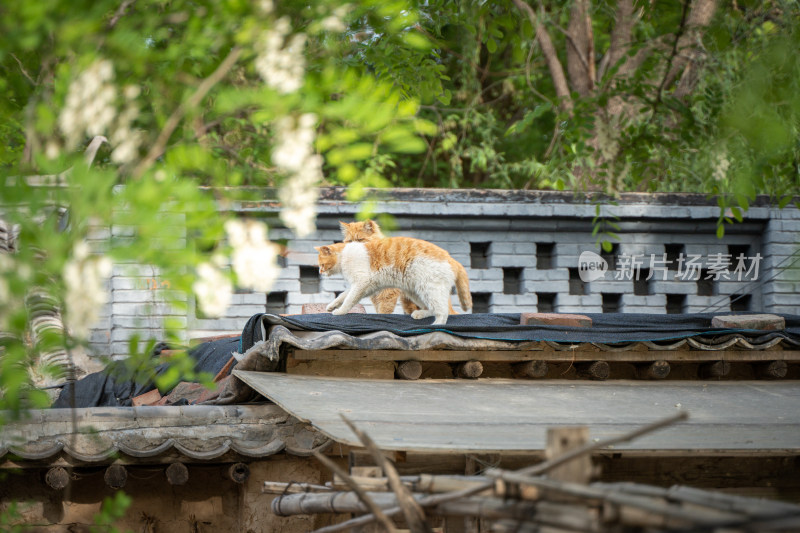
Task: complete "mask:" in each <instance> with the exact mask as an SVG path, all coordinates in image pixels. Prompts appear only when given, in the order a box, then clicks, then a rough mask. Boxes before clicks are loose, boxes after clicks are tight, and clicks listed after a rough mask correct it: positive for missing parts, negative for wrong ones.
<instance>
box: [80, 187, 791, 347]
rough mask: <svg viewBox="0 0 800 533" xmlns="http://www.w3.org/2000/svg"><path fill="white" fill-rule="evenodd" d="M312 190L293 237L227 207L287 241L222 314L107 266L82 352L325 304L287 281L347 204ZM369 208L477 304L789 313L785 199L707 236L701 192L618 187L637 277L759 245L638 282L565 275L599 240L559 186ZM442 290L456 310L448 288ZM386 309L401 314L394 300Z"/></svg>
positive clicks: (322, 288) (582, 208)
mask: <svg viewBox="0 0 800 533" xmlns="http://www.w3.org/2000/svg"><path fill="white" fill-rule="evenodd" d="M322 198H323V199H322V201H321V202H320V205H319V211H320V215H319V218H318V222H317V226H318V230H317V232H316V233H315V234H314V235H311V236H309V237H307V238H304V239H294V238H293V236H292V234H291V233H290V232H289V231H288V230H286V229H285V228H281V227H274V226H275V224H276V217H275V210H274V207H272V206H273V205H274V204H273V203H270V202H264V203H261V204H254V205H245V206H242V207H241V208H240V211H241V212H242V213H247V215H248V216H256V217H258V216H262V217H264V218H265V219H268V220H269V224H270V228H271V234H270V237H271V238H273V239H287V240H288V241H289V244H288V254H287V257H286V267H285V268H283V269H282V271H281V275H280V278H279V279H278V281H277V282H276V283H275V286H274V287H273V289H272V292H271V293H270V294H269V295H266V294H263V293H252V292H250V293H237V294H235V295H234V297H233V303H232V305H231V306H230V307H229V309H228V311H227V313H226V316H224V317H222V318H219V319H205V318H202V317H199V316H198V315H197V312H196V310H195V305H194V301H193V299H192V298H191V297H189V298H186V299H185V300H186V304H187V311H183V310H176V309H171V308H170V307H169V306H168V305H167V304H165V303H164V302H165V299H164V291H166V290H169V287H168V280H163V279H161V277H160V275H159V273H158V272H157V271H154V270H153V269H151V268H149V267H144V266H136V265H126V266H117V267H116V268H115V269H114V273H113V277H112V280H111V282H110V283H111V284H110V288H111V302H110V303H109V304H108V305H107V306H106V309H104V310H103V313H102V316H101V319H100V321H99V322H98V324H97V326H96V328H95V329H94V331H93V333H92V337H91V349H92V351H93V353H95V354H98V355H109V354H111V355H114V356H122V355H124V354H126V353H127V349H128V348H127V342H126V341H127V338H128V337H129V336H130V335H131V334H134V333H137V334H139V335H140V336H141V337H142V338H145V339H146V338H149V337H153V338H157V339H159V340H160V339H161V336H162V335H163V332H162V331H161V330H160V329H159V328H160V320H161V318H162V317H169V318H170V319H171V320H172V321H173V322H174V323H177V324H178V325H180V326H183V327H185V328H186V337H187V338H196V337H203V336H210V335H217V334H222V333H235V332H239V331H241V328H242V327H243V326H244V324H245V322H246V321H247V319H248V318H249V317H250V316H252V315H253V314H255V313H260V312H265V311H267V310H269V311H271V312H283V313H299V312H300V311H301V308H302V305H303V304H305V303H328V302H330V301H331V300H332V299H333V298H334V297H335V294H336V293H338V292H341V291H343V290H344V289H345V284H344V281H343V280H342V279H341V277H334V278H325V279H321V280H319V284H318V288H317V289H316V290H315V291H314V292H308V291H307V289H308V287H309V286H310V285H309V283H310V284H311V285H313V284H314V282H313V280H312V279H307V280H302V281H301V267H311V268H310V269H309V270H308V271H307V272H309V273H310V274H311V275H313V273H314V270H313V268H314V267H316V258H317V254H316V251H315V250H314V246H319V245H322V244H328V243H331V242H334V241H337V240H341V233H340V231H339V225H338V221H339V220H343V221H351V220H353V219H354V218H355V215H356V213H357V211H358V206H357V205H355V204H351V203H349V202H346V201H344V200H343V198H342V196H341V191H340V190H337V189H329V190H324V191H323V194H322ZM376 212H382V213H386V214H389V215H392V216H394V218H395V221H396V223H397V226H398V228H397V230H396V231H395V232H394V233H393V234H394V235H407V236H411V237H417V238H421V239H425V240H428V241H431V242H433V243H435V244H437V245H439V246H441V247H442V248H444V249H445V250H447V251H448V252H449V253H450V254H451V255H452V256H453V257H454V258H455V259H456V260H457V261H459V262H461V264H463V265H464V266H465V268H466V270H467V273H468V275H469V278H470V288H471V291H472V292H473V294H474V295H477V296H476V301H481V302H484V303H486V305H487V306H488V307H487V309H488V310H489V311H491V312H496V313H515V312H523V311H537V310H550V309H549V308H550V307H552V310H553V311H556V312H563V313H601V312H604V309H605V310H606V311H609V310H613V311H616V312H624V313H652V314H664V313H667V312H706V311H707V312H720V313H726V312H729V311H730V310H731V309H732V307H731V299H732V298H734V297H736V296H739V295H745V297H744V298H742V299H740V300H738V301H737V302H734V303H733V309H734V310H740V309H741V310H749V311H764V312H780V313H790V314H800V296H798V292H800V261H798V262H797V263H796V264H795V265H794V268H793V269H786V267H787V266H789V265H790V264H791V262H792V260H793V256H792V254H795V253H796V252H797V251H798V248H799V247H800V244H798V242H799V241H800V212H798V210H797V209H796V208H793V207H787V208H786V209H783V210H777V209H771V208H769V207H767V206H766V205H762V204H761V203H756V204H755V205H754V206H753V207H751V209H750V210H749V211H748V212H747V213H746V215H745V221H744V223H742V224H737V225H735V226H732V227H727V228H726V234H725V237H724V238H723V239H722V240H718V239H717V238H716V219H717V216H718V208H717V207H716V206H715V205H714V204H713V203H709V202H708V201H707V200H706V198H705V197H702V196H697V195H635V194H630V195H623V197H622V198H621V199H620V200H619V202H618V205H608V206H604V207H603V210H602V212H603V213H604V214H606V215H607V216H613V217H615V218H614V221H615V222H616V223H617V224H618V225H619V227H620V229H619V230H618V231H616V233H617V234H618V236H619V239H618V242H617V248H616V253H615V254H614V255H615V256H616V258H617V260H619V259H620V258H621V257H622V256H625V255H626V256H632V255H636V256H637V259H638V260H639V261H641V268H642V278H643V277H644V275H645V274H646V272H647V270H646V269H649V268H650V267H652V266H653V265H652V262H651V258H652V257H653V256H654V257H655V258H656V259H660V258H661V257H662V255H663V254H664V253H666V252H667V251H670V250H672V251H675V250H676V249H679V250H680V251H681V252H682V253H683V254H684V255H685V256H689V255H696V256H700V261H699V265H700V267H701V268H703V269H707V268H708V267H709V265H710V263H711V262H710V260H709V257H710V256H712V255H713V254H729V253H731V252H736V251H742V250H746V251H747V255H748V256H752V255H755V254H756V253H760V254H761V256H762V260H761V262H760V264H759V273H758V277H757V279H756V280H755V281H754V282H750V281H737V280H735V279H733V280H720V281H713V280H712V281H708V282H703V281H701V282H697V281H694V280H682V279H680V278H679V277H677V274H678V272H677V271H676V270H674V269H673V270H668V271H667V279H662V273H661V272H660V271H656V272H654V273H653V278H652V279H651V280H649V281H645V280H643V279H642V280H640V282H639V283H638V284H637V283H635V282H634V281H633V280H631V279H615V276H614V273H613V272H607V273H606V275H605V278H604V279H601V280H596V281H592V282H588V283H581V282H580V281H578V280H572V281H571V280H570V271H573V277H574V272H576V271H577V268H578V257H579V256H580V254H581V253H582V252H584V251H587V250H588V251H593V252H596V253H600V249H599V247H598V245H597V243H596V239H595V237H594V236H592V219H593V218H594V216H595V207H594V205H592V204H591V202H589V201H586V200H581V199H577V198H575V197H573V196H571V195H569V194H565V193H547V192H538V191H534V192H527V191H444V190H397V191H393V192H391V193H388V198H386V199H385V200H383V201H380V202H378V205H377V208H376ZM96 233H97V241H96V246H97V247H102V245H103V244H102V241H103V239H104V238H107V236H108V234H109V231H108V230H107V229H106V230H103V229H102V228H97V232H96ZM113 233H114V234H115V235H124V229H122V228H114V230H113ZM471 243H490V245H489V249H488V253H487V264H486V267H485V268H474V267H473V266H472V264H471V254H470V250H471ZM548 243H552V244H553V245H554V246H553V249H552V255H551V257H550V265H549V266H550V268H545V266H547V265H543V264H541V263H543V262H545V261H544V258H543V254H544V252H542V250H545V247H544V245H546V244H548ZM540 247H541V249H542V250H540V249H539V248H540ZM540 252H541V253H540ZM540 256H542V257H541V259H540ZM796 257H800V253H798V254H797V255H795V256H794V258H796ZM504 276H505V278H504ZM165 282H166V284H165ZM304 287H305V288H304ZM452 302H453V307H454V308H455V309H456V310H457V311H460V306H459V304H458V299H457V297H456V296H455V295H453V296H452ZM362 304H364V306H365V307H366V309H367V312H370V313H371V312H374V309H373V307H372V304H371V302H369V300H368V299H365V300H364V301H362ZM395 312H397V313H399V312H402V311H401V308H400V306H399V305H398V306H397V308H396V309H395Z"/></svg>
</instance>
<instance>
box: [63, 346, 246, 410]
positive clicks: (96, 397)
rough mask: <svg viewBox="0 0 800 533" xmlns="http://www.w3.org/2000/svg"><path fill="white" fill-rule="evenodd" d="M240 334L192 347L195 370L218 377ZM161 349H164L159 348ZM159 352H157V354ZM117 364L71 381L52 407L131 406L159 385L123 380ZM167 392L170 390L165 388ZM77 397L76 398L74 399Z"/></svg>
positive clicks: (160, 370)
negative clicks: (117, 369) (135, 400)
mask: <svg viewBox="0 0 800 533" xmlns="http://www.w3.org/2000/svg"><path fill="white" fill-rule="evenodd" d="M239 342H240V341H239V337H232V338H225V339H218V340H215V341H210V342H204V343H202V344H199V345H197V346H196V347H194V348H192V349H191V350H189V356H190V357H191V358H192V359H194V360H195V365H194V371H195V372H208V373H209V374H211V375H212V376H216V375H217V374H218V373H219V371H220V370H222V368H223V367H224V366H225V363H227V362H228V360H229V359H230V358H231V354H232V353H233V352H235V351H236V350H237V349H238V348H239ZM159 351H160V350H159ZM157 355H158V354H157V353H155V354H154V356H157ZM167 368H169V365H168V364H166V363H165V364H161V365H158V366H157V367H156V369H155V375H156V376H159V375H161V374H162V373H164V372H166V370H167ZM119 375H120V373H119V372H115V370H114V365H110V366H109V367H108V368H106V369H105V370H103V371H102V372H95V373H94V374H89V375H88V376H85V377H83V378H81V379H79V380H78V381H75V382H74V383H67V384H66V385H65V386H64V387H63V388H62V389H61V394H59V396H58V398H56V400H55V401H54V402H53V404H52V405H51V406H50V407H52V408H56V409H57V408H70V407H99V406H106V407H130V406H131V405H132V402H133V399H134V398H135V397H137V396H139V395H140V394H144V393H146V392H149V391H151V390H153V389H155V388H156V386H155V383H154V382H153V380H146V381H145V382H144V383H137V382H135V381H133V380H130V379H125V378H122V379H119V378H118V377H116V376H119ZM161 392H162V393H163V392H167V391H161ZM73 396H74V399H73Z"/></svg>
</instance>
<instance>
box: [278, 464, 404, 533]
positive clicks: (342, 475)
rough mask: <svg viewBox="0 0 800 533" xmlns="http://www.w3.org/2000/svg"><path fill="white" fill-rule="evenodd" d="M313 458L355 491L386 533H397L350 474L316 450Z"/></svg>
mask: <svg viewBox="0 0 800 533" xmlns="http://www.w3.org/2000/svg"><path fill="white" fill-rule="evenodd" d="M314 457H316V458H317V460H318V461H319V462H320V463H322V464H323V465H325V466H327V467H328V469H329V470H331V471H332V472H333V473H334V474H336V475H337V476H339V477H340V478H341V479H342V480H343V481H344V482H345V483H347V485H348V486H349V487H350V488H351V489H352V490H353V491H355V493H356V495H357V496H358V498H359V499H360V500H361V502H363V504H364V507H365V508H366V509H367V510H368V511H369V512H370V513H372V514H373V515H375V517H376V518H377V519H378V521H379V522H380V523H381V525H383V527H384V528H386V531H388V532H389V533H394V532H395V531H397V529H396V528H395V527H394V523H393V522H392V520H391V519H390V518H389V517H388V516H386V515H385V514H383V511H381V508H380V507H379V506H378V505H377V504H375V502H373V501H372V498H370V497H369V496H368V495H367V492H366V491H365V490H364V489H362V488H361V487H360V486H359V484H358V483H356V482H355V481H354V480H353V478H351V477H350V474H348V473H347V472H345V471H344V470H343V469H341V468H339V465H337V464H336V463H334V462H333V461H332V460H330V459H328V458H327V457H325V456H324V455H322V454H321V453H320V452H319V451H317V450H314ZM274 505H275V502H274V501H273V509H274ZM278 505H279V507H280V504H278Z"/></svg>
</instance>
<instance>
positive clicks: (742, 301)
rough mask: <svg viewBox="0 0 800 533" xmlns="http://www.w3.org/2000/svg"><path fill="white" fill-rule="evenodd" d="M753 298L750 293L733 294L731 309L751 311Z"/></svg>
mask: <svg viewBox="0 0 800 533" xmlns="http://www.w3.org/2000/svg"><path fill="white" fill-rule="evenodd" d="M751 300H752V299H751V298H750V295H749V294H731V300H730V301H731V311H734V312H741V311H750V310H751V309H750V306H751Z"/></svg>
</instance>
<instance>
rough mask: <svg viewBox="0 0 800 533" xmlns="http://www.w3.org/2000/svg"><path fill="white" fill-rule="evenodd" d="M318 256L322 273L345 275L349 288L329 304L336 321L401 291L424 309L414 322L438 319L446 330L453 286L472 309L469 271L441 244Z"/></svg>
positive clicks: (382, 244) (337, 247)
mask: <svg viewBox="0 0 800 533" xmlns="http://www.w3.org/2000/svg"><path fill="white" fill-rule="evenodd" d="M316 250H317V251H318V252H319V258H318V261H319V271H320V273H321V274H325V275H328V276H330V275H332V274H338V273H341V274H342V275H343V276H344V278H345V280H346V281H347V283H348V285H349V286H348V288H347V290H345V291H344V292H343V293H342V294H340V295H339V296H337V297H336V299H335V300H334V301H332V302H331V303H330V304H328V307H327V309H328V311H332V312H333V314H334V315H343V314H345V313H347V312H348V311H350V309H351V308H352V307H353V306H354V305H355V304H356V303H358V302H359V300H361V298H363V297H365V296H370V295H372V294H375V293H376V292H379V291H382V290H384V289H388V288H396V289H401V290H402V291H403V294H405V295H407V296H408V297H410V298H411V300H412V301H413V302H414V304H416V305H417V306H418V307H419V309H417V310H416V311H414V312H412V313H411V317H412V318H415V319H421V318H426V317H429V316H433V317H434V321H433V324H434V325H440V324H446V323H447V317H448V316H449V312H448V311H449V308H450V289H451V288H452V287H453V285H455V287H456V292H457V293H458V299H459V301H460V302H461V308H462V309H464V311H466V312H469V311H470V310H471V309H472V295H471V294H470V292H469V278H468V277H467V272H466V270H464V267H463V266H461V264H460V263H459V262H458V261H456V260H455V259H453V258H452V257H450V254H448V253H447V252H446V251H445V250H442V249H441V248H439V247H438V246H436V245H435V244H431V243H429V242H427V241H423V240H420V239H412V238H410V237H384V238H382V239H373V240H369V241H366V242H350V243H343V242H342V243H337V244H331V245H327V246H318V247H316Z"/></svg>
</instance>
